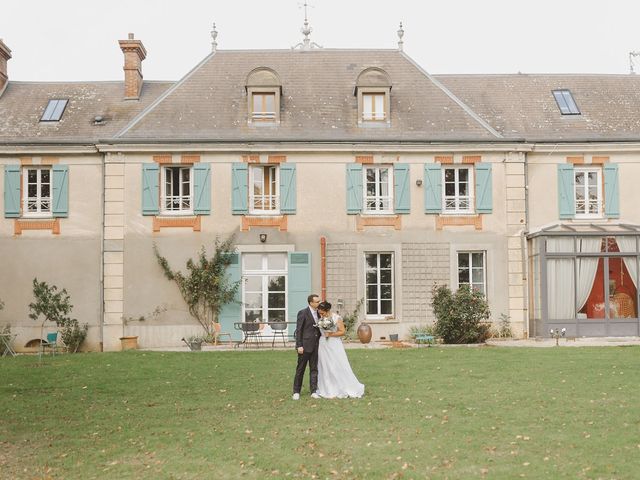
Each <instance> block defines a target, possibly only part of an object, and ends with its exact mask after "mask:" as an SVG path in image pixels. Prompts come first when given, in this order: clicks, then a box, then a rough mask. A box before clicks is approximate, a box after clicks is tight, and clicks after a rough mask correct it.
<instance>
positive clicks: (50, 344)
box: [40, 332, 58, 356]
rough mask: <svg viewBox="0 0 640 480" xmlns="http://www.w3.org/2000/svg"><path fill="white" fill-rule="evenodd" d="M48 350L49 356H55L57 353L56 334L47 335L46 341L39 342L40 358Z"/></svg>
mask: <svg viewBox="0 0 640 480" xmlns="http://www.w3.org/2000/svg"><path fill="white" fill-rule="evenodd" d="M46 349H49V350H50V351H51V354H52V355H54V356H55V354H56V352H57V351H58V332H52V333H47V340H46V341H43V340H40V356H42V354H43V353H45V350H46Z"/></svg>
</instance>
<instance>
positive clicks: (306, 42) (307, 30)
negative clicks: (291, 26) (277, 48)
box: [291, 1, 322, 50]
mask: <svg viewBox="0 0 640 480" xmlns="http://www.w3.org/2000/svg"><path fill="white" fill-rule="evenodd" d="M301 7H304V25H303V27H302V28H301V29H300V32H302V34H303V35H304V38H303V39H302V42H301V43H298V44H297V45H296V46H294V47H291V49H292V50H295V49H296V48H300V49H301V50H311V49H312V48H322V46H321V45H318V44H317V43H315V42H312V41H311V39H310V38H309V35H310V34H311V32H313V28H311V27H310V26H309V19H308V17H307V7H311V8H315V7H314V6H313V5H309V4H308V3H307V2H306V1H305V2H304V3H298V8H301Z"/></svg>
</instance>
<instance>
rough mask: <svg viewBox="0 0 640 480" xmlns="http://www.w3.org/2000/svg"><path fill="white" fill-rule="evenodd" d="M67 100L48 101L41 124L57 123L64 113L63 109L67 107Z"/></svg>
mask: <svg viewBox="0 0 640 480" xmlns="http://www.w3.org/2000/svg"><path fill="white" fill-rule="evenodd" d="M67 102H68V100H67V99H53V100H49V103H48V104H47V108H45V109H44V113H43V114H42V118H41V119H40V121H41V122H59V121H60V119H61V118H62V114H63V113H64V109H65V108H66V107H67Z"/></svg>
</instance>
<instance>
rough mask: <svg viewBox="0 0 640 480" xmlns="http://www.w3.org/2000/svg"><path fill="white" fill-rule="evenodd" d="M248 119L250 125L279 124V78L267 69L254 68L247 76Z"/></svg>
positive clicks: (280, 89) (280, 88)
mask: <svg viewBox="0 0 640 480" xmlns="http://www.w3.org/2000/svg"><path fill="white" fill-rule="evenodd" d="M246 89H247V100H248V103H247V105H248V118H247V121H248V123H249V124H250V125H270V124H271V125H273V124H279V123H280V98H281V94H282V86H281V82H280V78H279V77H278V75H277V74H276V72H274V71H273V70H271V69H269V68H256V69H255V70H253V71H252V72H251V73H250V74H249V75H248V76H247V83H246Z"/></svg>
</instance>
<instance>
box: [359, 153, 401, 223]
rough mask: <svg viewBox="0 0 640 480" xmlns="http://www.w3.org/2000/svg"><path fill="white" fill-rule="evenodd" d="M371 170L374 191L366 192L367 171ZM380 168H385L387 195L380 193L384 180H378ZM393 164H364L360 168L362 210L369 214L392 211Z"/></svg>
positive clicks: (383, 213)
mask: <svg viewBox="0 0 640 480" xmlns="http://www.w3.org/2000/svg"><path fill="white" fill-rule="evenodd" d="M368 170H373V171H374V172H375V173H374V176H375V185H376V193H375V194H374V195H368V194H367V171H368ZM382 170H387V181H386V186H387V192H388V194H387V195H382V194H381V193H380V192H381V191H382V187H383V185H384V183H385V182H383V181H381V180H380V177H381V172H382ZM393 185H394V181H393V166H392V165H370V164H368V165H364V166H363V168H362V198H363V200H364V201H363V202H362V212H363V213H366V214H369V215H388V214H392V213H394V204H393V200H394V199H393V195H394V191H393Z"/></svg>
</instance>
